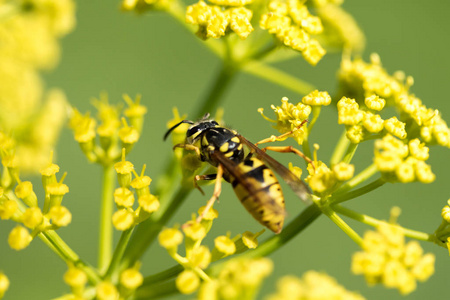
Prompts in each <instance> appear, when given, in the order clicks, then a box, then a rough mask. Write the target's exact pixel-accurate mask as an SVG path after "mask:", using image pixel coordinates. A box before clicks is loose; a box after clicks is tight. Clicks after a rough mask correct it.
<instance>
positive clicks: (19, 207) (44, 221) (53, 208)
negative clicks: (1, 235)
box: [0, 151, 72, 250]
mask: <svg viewBox="0 0 450 300" xmlns="http://www.w3.org/2000/svg"><path fill="white" fill-rule="evenodd" d="M2 153H4V151H2ZM14 161H15V159H14V157H8V156H4V155H2V163H3V166H4V167H5V169H4V170H5V172H4V174H2V175H3V178H4V179H7V180H3V182H2V184H1V185H2V186H1V187H0V218H1V219H3V220H12V221H15V222H17V223H20V224H22V225H23V226H22V225H17V226H16V227H15V228H14V229H13V230H11V232H10V234H9V236H8V243H9V245H10V247H11V248H13V249H15V250H22V249H24V248H26V247H27V246H28V245H29V244H30V242H31V241H32V240H33V238H34V237H36V236H37V235H38V234H40V233H41V232H45V231H47V230H56V229H58V228H60V227H64V226H67V225H69V224H70V222H71V221H72V214H71V213H70V211H69V210H68V209H67V208H66V207H65V206H62V205H61V202H62V200H63V197H64V195H65V194H67V193H68V192H69V187H68V186H67V185H65V184H64V183H63V181H64V178H65V176H66V173H65V174H64V175H63V176H62V177H61V179H60V181H59V182H58V181H57V179H56V175H55V174H56V173H57V172H59V166H58V165H56V164H54V163H53V162H52V158H50V162H49V163H48V164H47V166H45V167H44V168H43V169H41V175H42V183H43V186H44V191H45V198H44V203H43V207H42V209H41V208H40V207H39V206H38V204H39V203H38V198H37V196H36V194H35V192H34V190H33V185H32V183H31V182H30V181H21V180H20V178H19V176H18V170H17V167H15V166H14ZM16 183H17V185H16V187H15V189H14V191H13V187H14V185H15V184H16ZM27 228H29V229H30V230H32V232H31V233H30V232H29V231H28V229H27Z"/></svg>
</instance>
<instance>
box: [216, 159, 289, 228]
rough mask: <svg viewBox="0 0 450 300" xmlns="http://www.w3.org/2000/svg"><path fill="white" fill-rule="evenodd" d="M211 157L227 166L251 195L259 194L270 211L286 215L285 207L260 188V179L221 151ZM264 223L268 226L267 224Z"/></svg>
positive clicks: (260, 199) (261, 202) (260, 201)
mask: <svg viewBox="0 0 450 300" xmlns="http://www.w3.org/2000/svg"><path fill="white" fill-rule="evenodd" d="M211 157H213V159H215V160H216V161H217V162H218V163H219V164H221V165H222V166H223V167H224V168H225V170H226V171H227V172H228V173H229V174H230V175H231V176H232V177H234V178H235V180H237V182H239V184H240V185H242V187H243V188H244V189H245V190H246V191H247V192H248V194H249V195H258V202H259V203H260V204H261V205H263V206H265V207H266V208H268V210H269V211H271V212H273V213H275V214H277V215H282V216H284V215H285V214H286V212H285V209H284V207H283V206H280V205H279V204H278V203H276V202H275V201H273V199H272V198H271V196H270V194H268V193H264V192H262V189H261V188H259V187H260V182H258V180H257V179H255V178H254V177H251V176H247V174H246V173H245V172H244V171H243V170H242V169H241V168H239V167H237V166H238V164H237V163H235V162H234V161H232V160H230V159H229V158H227V157H225V156H224V155H223V153H222V152H220V151H213V152H212V153H211ZM288 171H289V170H288ZM241 201H242V199H241ZM244 206H245V205H244ZM252 214H253V213H252ZM258 221H260V220H258ZM264 225H265V226H267V224H264ZM280 230H281V229H280Z"/></svg>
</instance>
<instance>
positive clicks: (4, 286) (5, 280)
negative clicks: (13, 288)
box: [0, 272, 9, 298]
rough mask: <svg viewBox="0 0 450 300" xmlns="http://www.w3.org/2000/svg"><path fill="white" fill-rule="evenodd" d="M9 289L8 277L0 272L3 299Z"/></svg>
mask: <svg viewBox="0 0 450 300" xmlns="http://www.w3.org/2000/svg"><path fill="white" fill-rule="evenodd" d="M8 288H9V279H8V277H6V275H5V274H3V273H2V272H0V298H2V297H3V295H4V294H5V292H6V291H7V290H8Z"/></svg>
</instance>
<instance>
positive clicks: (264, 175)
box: [231, 158, 285, 233]
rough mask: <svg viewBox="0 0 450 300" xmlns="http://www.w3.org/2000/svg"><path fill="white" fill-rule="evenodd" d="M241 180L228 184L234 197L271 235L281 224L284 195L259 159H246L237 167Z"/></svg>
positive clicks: (233, 180)
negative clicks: (231, 187)
mask: <svg viewBox="0 0 450 300" xmlns="http://www.w3.org/2000/svg"><path fill="white" fill-rule="evenodd" d="M236 168H239V169H240V171H241V173H242V174H243V176H242V178H239V179H238V178H233V179H232V180H231V184H232V186H233V189H234V192H235V193H236V196H237V197H238V198H239V200H241V203H242V204H243V205H244V206H245V208H246V209H247V210H248V212H249V213H251V214H252V216H253V217H254V218H255V219H256V220H257V221H258V222H259V223H261V224H262V225H264V226H266V227H267V228H269V229H270V230H272V231H273V232H275V233H279V232H281V229H282V228H283V223H284V217H285V210H284V196H283V192H282V190H281V187H280V183H279V182H278V180H277V178H276V177H275V175H274V174H273V172H272V170H270V169H269V168H268V167H267V166H266V165H265V164H264V163H263V162H262V161H261V160H259V159H257V158H248V159H246V160H244V161H243V162H241V163H240V164H238V165H237V166H236Z"/></svg>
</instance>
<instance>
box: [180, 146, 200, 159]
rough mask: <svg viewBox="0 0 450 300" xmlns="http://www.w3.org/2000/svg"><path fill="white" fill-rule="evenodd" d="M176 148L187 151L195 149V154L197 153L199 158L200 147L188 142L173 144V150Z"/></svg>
mask: <svg viewBox="0 0 450 300" xmlns="http://www.w3.org/2000/svg"><path fill="white" fill-rule="evenodd" d="M176 148H183V149H185V150H187V151H195V154H197V157H198V159H200V160H201V153H200V149H199V148H198V147H196V146H194V145H190V144H176V145H175V146H173V150H175V149H176Z"/></svg>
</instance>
